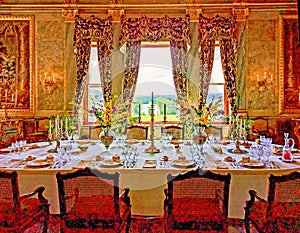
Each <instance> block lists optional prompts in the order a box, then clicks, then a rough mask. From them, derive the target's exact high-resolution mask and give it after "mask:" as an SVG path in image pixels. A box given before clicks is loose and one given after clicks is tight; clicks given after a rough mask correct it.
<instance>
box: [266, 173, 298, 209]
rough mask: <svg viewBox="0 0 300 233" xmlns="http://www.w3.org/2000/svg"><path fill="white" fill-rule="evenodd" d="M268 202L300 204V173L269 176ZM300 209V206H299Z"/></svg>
mask: <svg viewBox="0 0 300 233" xmlns="http://www.w3.org/2000/svg"><path fill="white" fill-rule="evenodd" d="M268 202H269V204H272V203H274V202H290V203H297V202H298V203H299V204H300V172H292V173H289V174H286V175H281V176H276V175H273V174H271V175H270V176H269V191H268ZM299 207H300V205H299Z"/></svg>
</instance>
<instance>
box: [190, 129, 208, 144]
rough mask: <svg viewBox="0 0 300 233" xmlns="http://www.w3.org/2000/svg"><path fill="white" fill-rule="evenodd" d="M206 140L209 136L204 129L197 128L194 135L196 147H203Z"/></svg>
mask: <svg viewBox="0 0 300 233" xmlns="http://www.w3.org/2000/svg"><path fill="white" fill-rule="evenodd" d="M206 139H207V134H206V132H205V128H204V127H197V128H196V129H195V130H194V132H193V133H192V140H193V142H194V143H195V144H196V145H203V144H204V143H205V142H206Z"/></svg>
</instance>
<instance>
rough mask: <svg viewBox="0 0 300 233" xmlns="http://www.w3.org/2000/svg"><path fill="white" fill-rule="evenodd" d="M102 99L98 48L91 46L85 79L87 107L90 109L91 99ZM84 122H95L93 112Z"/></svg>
mask: <svg viewBox="0 0 300 233" xmlns="http://www.w3.org/2000/svg"><path fill="white" fill-rule="evenodd" d="M99 100H103V93H102V87H101V82H100V72H99V64H98V48H97V47H95V46H93V44H92V48H91V55H90V64H89V75H88V80H87V95H86V100H85V101H86V103H87V109H91V108H92V105H93V101H96V102H98V101H99ZM86 121H87V122H86V123H94V122H96V117H95V116H94V115H93V114H87V120H86Z"/></svg>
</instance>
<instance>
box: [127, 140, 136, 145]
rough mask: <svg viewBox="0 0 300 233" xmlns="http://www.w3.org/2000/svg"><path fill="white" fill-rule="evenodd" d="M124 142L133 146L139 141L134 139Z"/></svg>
mask: <svg viewBox="0 0 300 233" xmlns="http://www.w3.org/2000/svg"><path fill="white" fill-rule="evenodd" d="M126 142H127V144H128V145H133V144H136V143H138V142H139V141H138V140H136V139H128V140H127V141H126Z"/></svg>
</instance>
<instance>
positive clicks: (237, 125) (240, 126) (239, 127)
mask: <svg viewBox="0 0 300 233" xmlns="http://www.w3.org/2000/svg"><path fill="white" fill-rule="evenodd" d="M230 124H231V128H232V130H231V138H232V139H233V140H235V149H233V150H232V152H233V153H235V154H242V153H244V152H245V151H243V150H242V149H241V148H240V145H241V139H242V138H243V136H244V139H245V137H246V136H245V135H246V120H245V119H244V122H243V121H242V119H239V115H237V116H236V118H235V119H234V118H233V119H230Z"/></svg>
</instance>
